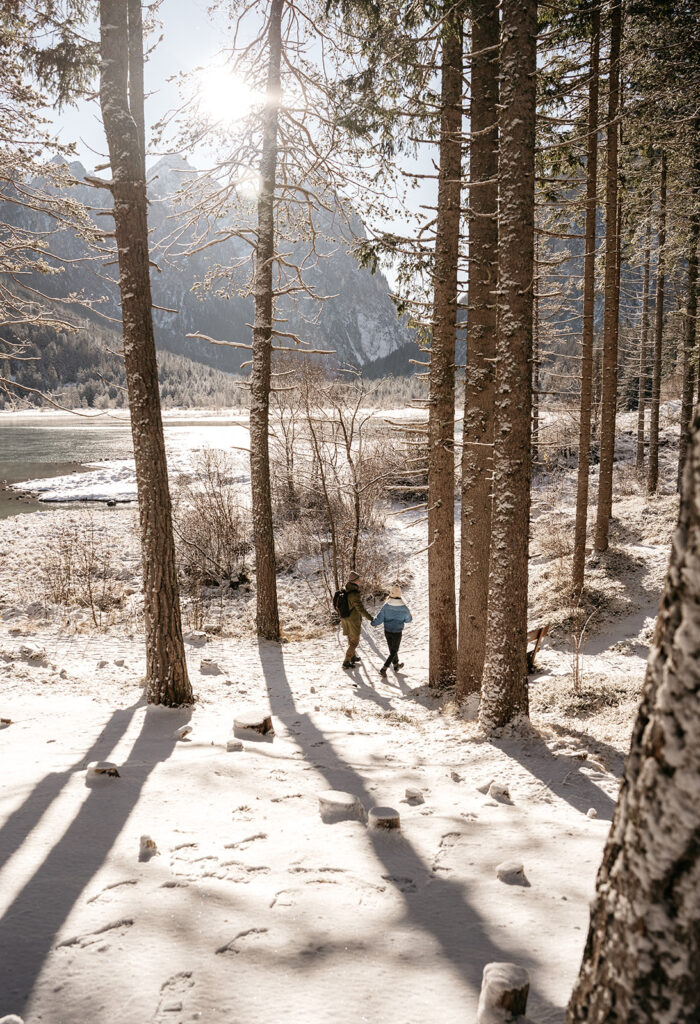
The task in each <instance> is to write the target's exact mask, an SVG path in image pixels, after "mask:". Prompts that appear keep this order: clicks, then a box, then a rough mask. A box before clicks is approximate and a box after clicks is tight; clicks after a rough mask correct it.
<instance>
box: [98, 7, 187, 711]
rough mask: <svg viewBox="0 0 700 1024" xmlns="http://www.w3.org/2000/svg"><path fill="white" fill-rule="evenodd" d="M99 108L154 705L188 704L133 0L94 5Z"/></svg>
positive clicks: (138, 34)
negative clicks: (112, 229) (104, 143)
mask: <svg viewBox="0 0 700 1024" xmlns="http://www.w3.org/2000/svg"><path fill="white" fill-rule="evenodd" d="M100 52H101V71H100V106H101V109H102V118H103V121H104V127H105V134H106V136H107V145H108V148H109V157H110V164H111V168H112V182H111V185H110V188H111V192H112V195H113V197H114V223H115V229H116V240H117V250H118V258H119V288H120V291H121V300H122V322H123V328H122V330H123V338H124V366H125V371H126V385H127V390H128V394H129V409H130V414H131V432H132V437H133V444H134V461H135V463H136V481H137V489H138V502H139V517H140V524H141V555H142V564H143V584H144V587H143V589H144V616H145V622H146V691H147V698H148V700H149V702H150V703H152V704H166V705H168V706H170V707H177V706H180V705H183V704H191V703H192V700H193V697H192V688H191V686H190V682H189V679H188V676H187V664H186V661H185V651H184V645H183V641H182V626H181V622H180V600H179V592H178V582H177V568H176V564H175V547H174V543H173V531H172V514H171V504H170V492H169V490H168V470H167V463H166V457H165V444H164V441H163V423H162V419H161V410H160V392H159V390H158V366H157V363H156V349H155V341H154V337H153V313H152V305H151V282H150V276H149V250H148V223H147V213H146V164H145V155H144V154H145V141H144V116H143V42H142V28H141V5H140V2H139V0H128V3H123V2H120V0H101V2H100Z"/></svg>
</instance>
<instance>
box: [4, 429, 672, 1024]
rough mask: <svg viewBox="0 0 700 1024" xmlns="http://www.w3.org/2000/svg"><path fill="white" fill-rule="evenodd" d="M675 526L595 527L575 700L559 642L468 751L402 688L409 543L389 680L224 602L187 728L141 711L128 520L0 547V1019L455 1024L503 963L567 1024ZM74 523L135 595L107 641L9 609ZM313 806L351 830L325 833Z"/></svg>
mask: <svg viewBox="0 0 700 1024" xmlns="http://www.w3.org/2000/svg"><path fill="white" fill-rule="evenodd" d="M188 412H189V411H188ZM391 415H392V416H393V415H395V414H393V413H392V414H391ZM232 429H236V430H238V429H242V430H243V431H244V429H245V428H242V427H241V426H240V425H239V426H237V427H235V428H232ZM194 434H195V436H196V431H195V432H194ZM178 443H179V442H178ZM197 443H199V442H197ZM193 445H194V442H192V443H190V444H189V447H188V451H187V452H184V451H183V449H182V447H180V449H179V451H178V450H176V448H177V444H174V445H173V448H172V460H171V468H172V466H178V465H179V466H181V467H182V468H183V469H186V466H187V460H188V459H189V458H190V457H191V452H192V451H193V450H194V447H193ZM242 446H243V445H242ZM238 454H240V458H241V463H240V465H241V471H242V472H243V467H244V464H245V460H246V459H247V456H246V454H245V453H244V452H241V453H237V455H238ZM178 459H181V462H179V463H178V461H177V460H178ZM122 468H125V467H122ZM126 468H128V467H126ZM93 471H94V472H95V473H102V474H103V476H102V479H101V481H100V482H99V486H98V483H97V482H95V481H93V485H94V486H93V490H92V491H90V492H89V493H90V494H91V495H93V496H94V495H95V494H97V493H98V492H99V493H101V494H103V495H104V494H107V493H108V491H107V487H108V484H109V480H110V477H109V474H110V473H111V474H112V477H111V479H112V480H113V482H114V488H113V489H112V490H111V491H110V492H109V493H110V494H111V495H114V494H115V492H116V490H117V486H118V487H120V488H123V490H122V491H121V492H120V493H127V489H128V487H127V485H128V483H129V482H128V478H127V476H126V475H124V476H123V477H117V467H115V466H114V465H111V464H103V465H102V466H100V467H94V470H93ZM125 471H126V470H125ZM89 475H90V474H81V475H80V477H79V479H78V478H76V479H74V480H73V483H71V484H68V483H65V484H63V483H61V484H58V483H57V482H56V481H52V484H53V486H54V489H55V490H56V491H57V492H58V491H59V490H60V489H61V488H65V489H64V490H61V493H63V494H64V495H65V494H67V493H69V491H68V487H69V486H70V487H75V488H78V487H80V486H84V487H85V488H88V487H89V486H91V485H90V484H89V483H83V481H84V477H85V476H89ZM69 479H70V478H69ZM100 488H103V490H101V491H100V490H99V489H100ZM44 493H46V492H44ZM70 493H72V494H73V496H75V494H76V493H77V492H76V490H72V491H71V492H70ZM86 493H87V492H86ZM549 498H551V499H552V500H551V507H552V509H553V511H552V512H551V513H550V512H546V511H542V510H540V511H538V510H537V508H536V509H535V519H534V539H533V548H534V550H536V551H540V552H542V557H541V558H540V559H536V560H533V563H534V562H537V564H533V573H534V577H533V578H534V583H533V588H532V595H533V609H532V617H533V618H535V617H536V618H537V619H538V620H539V619H540V618H541V619H542V620H543V621H550V619H551V620H552V621H553V622H554V623H557V622H559V621H562V622H563V619H561V620H560V619H557V611H556V606H555V604H554V596H555V594H556V587H555V583H554V581H555V579H556V575H555V574H556V571H557V570H556V565H557V562H556V557H555V555H554V554H552V551H551V550H546V549H545V548H543V547H535V544H536V543H537V537H538V531H539V535H542V536H545V537H549V538H550V539H551V536H552V523H553V522H554V518H555V517H556V516H559V517H563V518H564V520H565V521H567V519H566V517H567V516H568V515H569V511H570V507H571V506H570V504H569V503H568V501H569V499H568V498H566V496H564V498H563V499H562V500H561V501H559V499H558V498H556V497H553V496H552V495H549ZM672 502H673V498H672V497H671V496H670V495H669V496H668V498H664V497H661V498H659V499H658V500H657V501H655V502H654V503H652V504H651V505H647V504H646V503H645V502H644V500H643V498H642V497H640V496H638V495H630V496H628V497H624V498H622V499H621V500H620V502H619V503H616V506H615V514H616V517H617V518H619V519H620V520H621V521H624V522H625V525H626V529H627V530H628V531H629V532H630V533H632V532H633V531H637V532H638V535H637V534H636V533H635V536H634V537H632V539H631V540H630V539H628V540H626V541H625V542H624V544H623V542H622V541H619V540H615V541H614V544H613V547H614V548H615V551H613V552H611V553H610V559H614V558H617V559H618V562H614V561H613V562H611V563H610V565H611V566H612V568H613V569H614V570H615V572H610V574H609V575H606V573H608V569H609V568H610V566H608V563H606V561H605V559H602V560H601V561H600V562H599V564H598V566H597V568H593V569H591V573H592V578H593V579H594V581H595V585H596V586H597V587H598V586H599V587H600V588H601V591H602V590H604V589H605V587H606V586H607V588H608V589H607V591H606V594H607V597H608V599H609V600H610V602H611V604H610V607H611V608H612V611H611V612H610V614H609V615H608V614H607V613H606V614H605V615H602V614H601V615H600V616H599V621H596V620H594V622H593V623H592V625H591V635H590V637H589V638H588V642H587V645H586V648H585V652H584V654H583V655H582V665H583V680H584V685H583V689H582V692H581V693H579V694H578V695H577V694H574V693H573V692H572V690H571V687H570V677H571V643H570V637H569V635H568V634H567V632H566V628H567V627H566V626H565V625H563V626H562V627H561V629H560V631H559V633H557V632H556V630H552V631H551V632H550V636H549V637H548V638H547V640H546V642H545V646H544V648H543V649H542V650H541V652H540V653H539V654H538V658H537V661H538V667H539V672H538V673H537V675H535V676H534V677H533V680H532V686H531V702H532V722H531V724H530V725H525V724H523V725H520V726H519V727H517V728H511V729H506V730H504V733H503V735H501V736H500V737H499V738H496V739H493V740H491V741H487V740H486V739H485V738H484V737H483V735H482V734H481V733H480V732H479V730H478V727H477V725H476V723H475V722H474V721H473V720H470V716H469V715H467V714H463V713H461V712H459V711H458V710H457V709H456V708H455V707H454V705H453V704H451V702H450V698H449V695H447V696H446V697H441V696H436V695H435V694H433V693H432V692H431V691H430V690H429V689H428V687H427V685H426V681H427V660H428V654H427V586H426V576H425V572H426V556H425V554H422V555H418V556H415V555H411V552H412V551H419V550H420V549H421V548H422V547H424V546H425V529H426V527H425V524H422V525H418V524H417V523H416V524H414V522H413V521H412V520H411V519H410V517H409V518H408V519H407V518H406V517H393V518H391V519H390V520H389V521H388V529H389V537H390V539H391V541H392V543H396V544H397V551H398V552H399V553H398V554H397V560H398V561H397V564H400V565H403V564H404V563H410V574H409V575H408V578H407V581H406V583H405V585H404V592H405V594H406V599H407V601H408V603H409V604H410V606H411V610H412V613H413V618H414V622H413V624H411V625H410V626H409V627H407V629H406V634H405V639H404V642H403V645H402V656H403V657H404V661H405V668H404V669H403V671H402V672H400V673H397V674H395V675H393V676H389V677H381V676H380V675H379V668H380V667H381V665H382V663H383V661H384V657H385V651H384V645H383V639H382V637H381V633H377V632H374V631H371V630H367V629H365V631H364V632H363V636H362V643H361V647H360V652H361V654H362V655H363V661H362V664H361V666H360V667H358V668H357V669H356V670H355V671H354V672H352V673H349V674H346V673H344V672H343V671H342V669H341V667H340V663H341V661H342V653H343V638H342V636H340V635H339V633H338V632H337V631H336V630H335V629H333V628H332V627H330V626H328V625H322V626H321V627H317V625H316V624H315V623H314V624H312V625H311V626H309V625H308V622H307V629H306V632H305V633H300V634H299V635H300V636H301V639H299V640H298V641H295V642H290V643H284V644H282V645H275V644H272V643H267V642H258V641H257V640H256V639H255V637H254V636H253V635H252V634H251V632H250V628H249V623H250V619H249V614H248V612H247V611H246V609H247V606H248V603H249V602H250V600H251V596H250V595H249V594H245V593H241V592H238V591H237V592H235V593H232V596H231V597H230V601H231V602H233V603H232V604H231V606H230V608H231V611H230V613H229V617H228V618H226V619H224V618H222V619H221V620H219V622H218V624H217V629H216V630H215V629H213V628H207V626H208V619H207V617H206V616H205V618H204V621H203V622H202V621H200V622H197V623H196V625H195V624H193V623H188V622H186V623H185V633H186V636H187V641H188V642H187V643H186V650H187V657H188V666H189V672H190V678H191V680H192V684H193V688H194V691H195V693H196V695H197V703H196V705H195V706H194V708H192V709H185V710H177V711H174V710H167V709H163V708H157V707H147V706H146V704H145V700H144V693H143V683H142V680H143V675H144V671H145V657H144V650H143V635H142V633H141V627H140V619H139V611H138V601H139V595H138V582H137V573H138V562H139V559H138V550H137V544H136V540H135V534H134V519H135V510H134V509H133V508H130V507H127V506H125V507H118V508H116V509H106V508H105V509H96V510H88V509H83V508H79V509H68V510H64V509H52V510H42V511H40V512H36V513H32V514H26V515H20V516H16V517H13V518H12V519H8V520H4V521H2V522H0V549H1V550H3V551H9V552H11V558H5V559H3V560H2V562H1V563H0V613H1V615H2V621H0V692H2V701H1V706H0V714H2V716H3V718H4V719H9V720H10V723H9V724H8V725H6V727H5V728H4V729H2V731H0V744H1V745H2V764H3V786H2V789H1V790H0V865H1V867H0V914H1V915H2V927H1V928H0V1015H1V1014H3V1013H4V1014H10V1013H16V1014H20V1015H21V1017H22V1018H23V1019H24V1021H25V1024H46V1022H51V1024H75V1022H77V1021H89V1022H90V1024H117V1022H118V1024H144V1022H149V1021H153V1022H156V1024H163V1022H165V1021H170V1022H172V1024H185V1022H190V1021H195V1020H201V1021H206V1022H207V1024H231V1022H232V1021H245V1022H246V1024H282V1022H284V1024H310V1022H313V1024H316V1022H319V1024H320V1022H321V1021H333V1022H334V1024H358V1022H363V1021H367V1022H369V1024H375V1022H377V1021H387V1022H391V1024H415V1022H416V1021H433V1020H435V1019H436V1005H437V1004H438V1002H439V1018H440V1021H441V1022H442V1024H464V1022H465V1021H475V1020H476V1019H477V1005H478V1002H479V993H480V989H481V984H482V973H483V971H484V968H485V967H486V965H488V964H514V965H516V966H517V967H518V968H520V969H522V970H523V971H527V974H528V976H529V980H530V995H529V1001H528V1008H527V1013H528V1017H530V1018H531V1019H532V1020H533V1021H537V1022H538V1024H563V1021H564V1017H565V1007H566V1004H567V1001H568V998H569V995H570V992H571V989H572V986H573V983H574V979H575V977H576V975H577V973H578V969H579V964H580V960H581V954H582V950H583V945H584V941H585V937H586V932H587V927H588V919H589V903H590V900H591V897H592V895H593V892H594V887H595V876H596V871H597V868H598V865H599V863H600V858H601V853H602V848H603V844H604V842H605V839H606V836H607V833H608V829H609V827H610V820H611V817H612V811H613V808H614V804H615V800H616V796H617V789H618V784H619V777H620V773H621V769H622V759H623V756H624V754H625V752H626V748H627V744H628V740H629V733H630V728H631V716H632V713H633V711H634V708H635V706H636V702H637V700H638V694H639V689H640V686H641V682H642V677H643V672H644V665H645V655H646V645H647V644H648V642H649V632H650V626H651V623H652V621H653V617H654V614H655V608H656V604H657V603H658V597H659V593H660V583H661V579H662V577H663V573H664V571H665V563H666V562H667V558H668V543H669V540H670V533H671V529H672V525H673V523H672V518H673V517H672ZM88 514H90V515H92V516H93V518H94V521H95V522H96V524H97V526H98V527H99V528H102V526H103V525H104V528H105V529H106V530H107V531H108V532H109V537H110V539H111V542H112V544H113V546H114V551H115V555H116V557H117V559H118V562H119V564H120V565H121V566H123V572H124V582H125V583H127V584H131V585H130V586H129V589H130V590H131V591H132V593H131V596H130V597H129V598H128V599H127V601H130V602H132V605H129V606H128V608H129V609H131V610H130V611H129V610H128V609H127V612H128V613H125V616H124V618H121V619H118V620H115V621H114V622H111V621H108V622H107V623H106V625H104V626H103V628H102V629H101V630H97V629H95V628H94V627H93V625H92V622H91V621H90V618H89V615H88V614H87V613H83V612H81V611H79V610H76V609H65V608H58V607H53V606H50V605H47V604H46V602H45V601H44V600H42V599H40V597H38V596H37V595H36V593H35V592H34V591H33V590H32V586H31V582H32V570H31V568H30V567H31V566H32V565H36V560H37V558H38V557H39V555H38V552H40V550H41V542H42V540H43V542H44V543H47V542H48V543H51V537H52V536H53V534H52V530H53V529H54V528H58V527H60V524H62V523H68V522H78V521H80V517H81V516H87V515H88ZM398 520H401V521H398ZM606 566H608V568H606ZM34 571H36V570H34ZM411 574H412V577H411ZM545 577H547V578H545ZM618 582H619V586H620V588H621V592H620V593H618V590H617V589H616V588H617V586H618ZM622 591H624V593H622ZM281 593H282V596H283V600H282V615H283V621H284V622H285V623H286V622H287V621H288V620H289V619H290V618H293V617H294V616H295V615H297V614H298V616H299V621H301V620H302V618H304V619H305V620H308V617H309V611H310V609H309V605H310V603H311V602H312V597H311V595H310V592H309V590H308V588H307V587H306V584H305V582H304V581H303V580H299V579H292V582H291V583H289V584H287V583H285V584H284V586H283V587H282V588H281ZM615 602H617V604H615ZM253 603H254V599H253ZM540 613H541V614H540ZM210 614H211V613H209V612H208V613H207V615H210ZM211 617H212V618H213V614H211ZM217 630H218V631H217ZM204 655H206V656H205V657H204ZM100 663H101V664H102V667H101V668H96V666H97V665H98V664H100ZM207 663H209V664H215V665H216V666H217V667H218V669H219V671H218V673H213V672H211V671H207ZM586 702H588V703H586ZM266 716H270V717H271V720H272V725H273V729H274V735H271V734H268V735H266V736H260V735H258V734H251V732H250V729H247V731H246V734H245V735H243V734H242V735H241V736H240V737H238V738H236V739H234V738H233V737H232V729H233V724H234V722H242V724H244V725H245V724H248V725H250V721H251V720H252V719H255V720H257V721H261V720H262V719H264V718H265V717H266ZM472 717H473V716H472ZM187 730H191V731H189V732H187ZM184 734H186V739H184V738H183V739H181V738H179V737H184ZM582 753H584V754H585V755H586V756H585V757H582V756H581V755H582ZM104 761H109V762H111V763H112V764H114V765H115V766H116V767H117V769H118V772H119V775H118V777H113V776H105V775H100V776H98V777H97V778H96V779H94V781H93V783H91V784H90V785H88V784H86V783H87V770H88V765H90V764H92V763H93V762H104ZM494 797H495V799H494ZM334 805H335V806H336V807H337V806H338V805H344V806H345V807H346V810H347V808H348V807H352V808H358V810H357V812H356V813H355V814H352V815H347V816H344V815H343V814H333V813H330V814H327V813H325V811H324V813H322V809H323V808H332V807H333V806H334ZM360 808H361V811H360V810H359V809H360ZM373 809H376V810H382V811H384V812H386V810H390V811H392V813H393V814H394V815H396V816H397V817H399V816H400V829H393V830H391V831H386V830H384V829H381V828H380V829H376V828H370V827H369V822H368V817H369V815H370V812H371V811H372V810H373ZM324 817H325V819H326V820H324ZM338 819H341V820H338ZM144 840H148V841H149V842H152V843H153V844H154V847H155V848H152V847H150V846H149V845H148V844H146V847H145V849H144V848H143V845H142V844H143V842H144ZM149 851H151V854H152V855H149V856H148V857H144V856H142V855H141V854H142V852H145V853H148V852H149ZM156 851H157V854H156ZM513 861H515V862H516V864H517V865H518V866H519V867H520V868H521V877H520V879H516V882H518V883H519V884H504V882H503V881H501V880H499V878H498V877H497V874H498V871H499V868H501V869H502V868H503V864H504V862H513ZM511 866H512V865H511ZM572 866H574V868H575V869H574V870H572ZM516 874H517V873H516ZM525 878H526V881H525ZM485 1019H488V1018H485Z"/></svg>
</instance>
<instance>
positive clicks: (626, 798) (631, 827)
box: [567, 410, 700, 1024]
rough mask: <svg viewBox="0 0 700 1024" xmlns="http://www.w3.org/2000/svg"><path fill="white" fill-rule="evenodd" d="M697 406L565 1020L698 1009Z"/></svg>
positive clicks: (608, 1023)
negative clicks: (662, 583) (639, 690)
mask: <svg viewBox="0 0 700 1024" xmlns="http://www.w3.org/2000/svg"><path fill="white" fill-rule="evenodd" d="M699 697H700V410H696V413H695V418H694V424H693V428H692V434H691V436H690V438H689V442H688V457H687V459H686V466H685V470H684V475H683V486H682V492H681V506H680V517H679V522H678V528H677V530H676V532H675V534H674V538H673V547H672V551H671V562H670V566H669V570H668V576H667V577H666V587H665V590H664V595H663V599H662V602H661V607H660V610H659V617H658V620H657V623H656V634H655V637H654V643H653V647H652V651H651V654H650V656H649V663H648V666H647V674H646V680H645V684H644V691H643V694H642V704H641V707H640V710H639V714H638V716H637V721H636V724H635V727H634V732H633V735H632V746H631V750H630V754H629V757H628V759H627V764H626V766H625V777H624V780H623V783H622V788H621V790H620V798H619V800H618V803H617V807H616V809H615V815H614V817H613V823H612V827H611V829H610V835H609V836H608V841H607V843H606V846H605V850H604V853H603V861H602V864H601V866H600V870H599V872H598V882H597V895H596V898H595V901H594V903H593V907H592V910H591V922H590V928H589V932H588V941H587V943H586V948H585V951H584V954H583V963H582V965H581V973H580V975H579V979H578V982H577V985H576V987H575V989H574V993H573V995H572V998H571V1002H570V1004H569V1013H568V1018H567V1021H568V1024H579V1022H583V1021H585V1022H586V1024H603V1022H604V1024H650V1022H651V1021H654V1022H657V1021H663V1022H664V1024H695V1022H696V1021H697V1020H698V1019H699V1016H700V971H698V964H699V963H700V699H698V698H699Z"/></svg>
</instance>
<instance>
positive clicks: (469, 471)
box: [456, 0, 499, 700]
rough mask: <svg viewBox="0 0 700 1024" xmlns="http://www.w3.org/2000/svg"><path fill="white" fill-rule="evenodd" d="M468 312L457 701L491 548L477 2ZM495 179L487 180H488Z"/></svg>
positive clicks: (481, 15) (487, 172) (491, 168)
mask: <svg viewBox="0 0 700 1024" xmlns="http://www.w3.org/2000/svg"><path fill="white" fill-rule="evenodd" d="M471 17H472V39H471V49H472V53H473V54H475V56H474V57H473V58H472V73H471V132H472V141H471V145H470V154H469V173H470V181H471V182H473V183H479V184H478V186H477V187H476V188H474V189H470V192H469V207H470V210H471V211H472V217H471V220H470V222H469V313H468V320H467V370H466V379H465V388H464V435H463V442H464V447H463V449H462V480H461V490H462V512H461V536H462V547H461V563H460V577H459V647H458V651H457V687H456V697H457V700H462V699H463V698H464V697H466V696H467V694H470V693H478V692H479V691H480V689H481V675H482V672H483V668H484V655H485V646H486V614H487V607H488V590H489V548H490V546H491V471H492V466H493V457H492V448H491V446H492V444H493V399H494V380H495V374H494V358H495V355H496V331H497V327H498V323H497V314H496V287H497V283H498V282H497V272H498V222H497V205H496V204H497V199H498V182H497V176H498V52H497V49H496V50H495V51H494V47H496V48H497V47H498V27H499V26H498V3H497V2H496V0H475V2H474V3H473V4H472V12H471ZM483 182H489V184H482V183H483Z"/></svg>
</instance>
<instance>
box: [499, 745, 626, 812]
mask: <svg viewBox="0 0 700 1024" xmlns="http://www.w3.org/2000/svg"><path fill="white" fill-rule="evenodd" d="M490 743H491V744H492V746H494V747H497V748H498V749H499V750H502V751H503V753H504V754H506V755H507V757H509V758H512V760H514V761H517V762H518V763H519V764H520V765H522V767H523V768H525V770H526V771H528V772H530V774H531V775H533V776H534V777H535V778H536V779H539V780H540V781H541V782H542V784H543V786H546V787H547V788H548V789H550V790H551V792H552V793H554V794H555V796H558V797H559V798H560V800H564V801H565V803H567V804H569V806H570V807H573V808H574V809H575V810H577V811H580V812H581V814H584V815H585V814H586V812H587V811H588V810H589V808H591V807H594V808H595V810H596V813H597V816H598V817H599V818H601V819H602V820H603V821H612V815H613V811H614V810H615V802H616V801H615V800H613V799H612V797H610V796H608V794H607V793H606V792H605V791H604V790H602V789H601V788H600V786H597V785H596V784H595V782H593V780H592V779H590V778H589V777H588V775H587V774H586V772H585V771H582V769H583V768H585V767H586V764H587V762H586V761H579V760H576V759H575V758H572V757H567V756H565V755H561V754H559V755H557V754H555V753H553V751H551V750H550V749H549V747H548V746H547V744H546V743H545V742H544V740H543V739H542V737H541V736H539V735H538V734H537V733H536V732H535V730H534V729H533V730H532V731H531V733H530V734H529V735H528V737H527V740H526V741H523V739H522V737H518V738H514V739H510V738H505V739H491V740H490Z"/></svg>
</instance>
